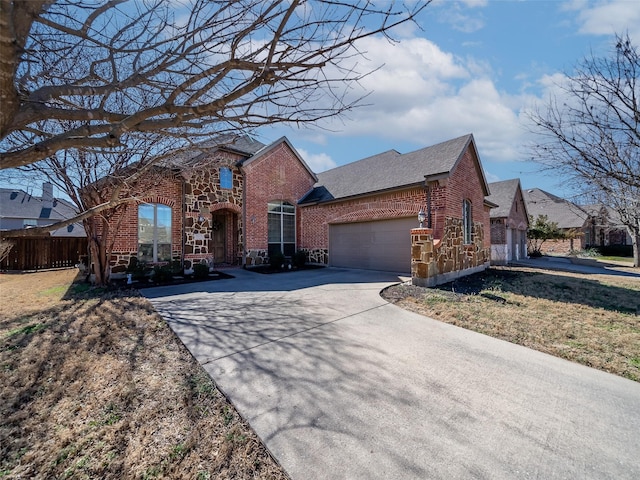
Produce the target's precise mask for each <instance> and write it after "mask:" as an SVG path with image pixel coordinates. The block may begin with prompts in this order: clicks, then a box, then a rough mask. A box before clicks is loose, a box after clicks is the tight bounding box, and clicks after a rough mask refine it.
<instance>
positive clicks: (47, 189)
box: [42, 182, 53, 210]
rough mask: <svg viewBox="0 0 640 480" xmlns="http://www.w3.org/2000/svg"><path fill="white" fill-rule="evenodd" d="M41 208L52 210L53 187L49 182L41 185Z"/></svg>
mask: <svg viewBox="0 0 640 480" xmlns="http://www.w3.org/2000/svg"><path fill="white" fill-rule="evenodd" d="M42 208H43V209H44V208H48V209H49V210H51V209H52V208H53V185H52V184H51V183H50V182H44V183H43V184H42Z"/></svg>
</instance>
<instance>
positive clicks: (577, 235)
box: [523, 188, 590, 255]
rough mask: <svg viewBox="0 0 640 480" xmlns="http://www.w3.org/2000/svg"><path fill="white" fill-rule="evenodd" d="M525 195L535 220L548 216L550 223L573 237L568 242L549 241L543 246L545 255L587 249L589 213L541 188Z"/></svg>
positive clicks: (526, 202) (529, 210)
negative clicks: (553, 223) (586, 234)
mask: <svg viewBox="0 0 640 480" xmlns="http://www.w3.org/2000/svg"><path fill="white" fill-rule="evenodd" d="M523 194H524V201H525V204H526V206H527V211H528V212H529V215H531V217H532V218H533V219H534V220H535V219H536V218H538V216H539V215H546V216H547V219H548V221H550V222H555V223H556V224H557V225H558V227H559V228H560V229H561V230H563V231H564V232H566V233H570V234H572V236H573V237H572V238H569V239H566V240H547V241H546V242H544V243H543V245H542V250H541V251H542V253H543V254H560V255H567V254H569V253H571V252H573V251H577V250H584V249H585V248H586V245H587V244H586V239H585V233H586V231H587V229H588V226H589V221H590V217H589V214H588V213H587V212H585V211H584V210H583V209H582V208H581V207H580V206H578V205H576V204H575V203H572V202H570V201H568V200H565V199H564V198H560V197H557V196H556V195H553V194H551V193H549V192H545V191H544V190H540V189H539V188H533V189H527V190H524V191H523Z"/></svg>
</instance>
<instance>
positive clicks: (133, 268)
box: [127, 257, 148, 280]
mask: <svg viewBox="0 0 640 480" xmlns="http://www.w3.org/2000/svg"><path fill="white" fill-rule="evenodd" d="M147 270H148V268H147V264H146V263H145V262H141V261H139V260H138V257H131V259H130V260H129V266H128V267H127V273H130V274H131V278H133V279H134V280H144V278H145V276H146V275H147Z"/></svg>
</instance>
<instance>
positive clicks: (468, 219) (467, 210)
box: [462, 200, 473, 244]
mask: <svg viewBox="0 0 640 480" xmlns="http://www.w3.org/2000/svg"><path fill="white" fill-rule="evenodd" d="M472 226H473V220H472V216H471V202H470V201H469V200H464V201H463V202H462V230H463V236H464V240H463V241H464V243H466V244H469V243H471V229H472Z"/></svg>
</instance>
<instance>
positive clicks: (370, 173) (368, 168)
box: [300, 134, 473, 204]
mask: <svg viewBox="0 0 640 480" xmlns="http://www.w3.org/2000/svg"><path fill="white" fill-rule="evenodd" d="M472 139H473V136H472V135H471V134H469V135H464V136H462V137H458V138H454V139H453V140H448V141H446V142H442V143H439V144H437V145H433V146H430V147H426V148H422V149H420V150H416V151H414V152H410V153H406V154H401V153H399V152H397V151H396V150H389V151H386V152H383V153H379V154H377V155H373V156H371V157H367V158H364V159H362V160H358V161H355V162H352V163H348V164H346V165H343V166H340V167H337V168H334V169H331V170H327V171H326V172H322V173H320V174H318V182H317V183H316V186H315V188H314V189H313V191H311V192H310V193H309V194H308V195H307V196H306V197H304V198H303V199H302V200H301V201H300V203H301V204H304V203H315V202H326V201H331V200H338V199H343V198H348V197H353V196H356V195H363V194H367V193H373V192H380V191H384V190H389V189H393V188H401V187H407V186H410V185H416V184H419V183H422V182H424V180H425V177H429V176H435V175H439V174H443V175H445V174H448V173H449V172H451V170H453V168H454V167H455V165H456V164H457V162H458V160H459V159H460V158H461V157H462V155H463V154H464V152H465V150H466V148H467V146H468V145H469V143H470V142H471V141H472Z"/></svg>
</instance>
